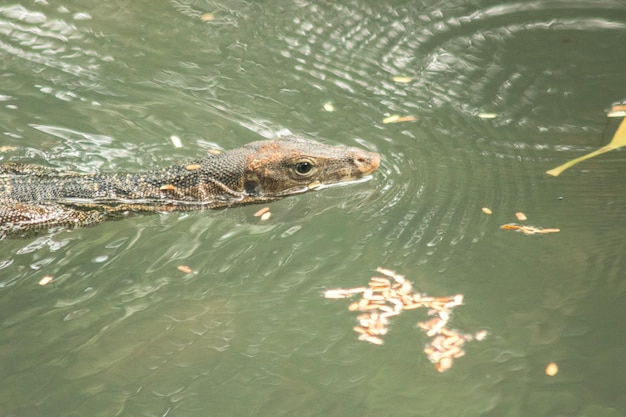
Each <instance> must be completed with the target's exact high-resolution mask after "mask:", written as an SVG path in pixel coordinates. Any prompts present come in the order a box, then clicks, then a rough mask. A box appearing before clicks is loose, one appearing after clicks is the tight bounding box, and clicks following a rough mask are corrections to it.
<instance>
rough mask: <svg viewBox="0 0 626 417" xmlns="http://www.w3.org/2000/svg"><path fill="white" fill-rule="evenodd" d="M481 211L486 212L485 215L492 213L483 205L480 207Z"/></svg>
mask: <svg viewBox="0 0 626 417" xmlns="http://www.w3.org/2000/svg"><path fill="white" fill-rule="evenodd" d="M481 210H482V211H483V213H485V214H487V215H491V214H493V211H491V210H490V209H488V208H487V207H483V208H482V209H481Z"/></svg>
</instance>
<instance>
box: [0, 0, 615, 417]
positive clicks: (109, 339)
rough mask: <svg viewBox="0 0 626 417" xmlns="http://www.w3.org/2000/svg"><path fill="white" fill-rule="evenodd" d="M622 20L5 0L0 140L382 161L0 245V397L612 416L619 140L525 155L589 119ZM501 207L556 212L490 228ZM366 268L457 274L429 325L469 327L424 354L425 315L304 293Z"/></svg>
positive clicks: (222, 407)
mask: <svg viewBox="0 0 626 417" xmlns="http://www.w3.org/2000/svg"><path fill="white" fill-rule="evenodd" d="M335 3H336V4H335ZM476 3H480V4H476ZM207 13H211V14H212V16H213V19H212V20H209V19H208V17H207ZM203 16H204V19H203ZM625 40H626V6H625V5H624V3H623V2H622V1H617V0H616V1H610V0H594V1H591V0H590V1H584V0H583V1H581V0H571V1H536V2H532V1H531V2H521V1H520V2H513V1H505V0H500V1H481V2H464V1H454V0H452V1H445V2H444V1H423V2H410V1H395V2H391V3H390V2H374V1H349V2H307V1H287V2H285V1H269V2H262V3H250V2H243V1H229V2H216V1H206V2H202V1H193V2H192V1H189V2H186V1H169V2H148V1H123V0H121V1H116V2H98V1H64V2H62V4H59V2H54V1H46V0H40V1H34V2H30V1H21V2H18V1H10V2H4V3H3V4H2V5H1V6H0V56H1V60H2V64H1V66H0V68H1V71H0V100H1V103H0V105H1V106H2V107H1V110H0V126H1V131H2V135H1V136H0V138H1V139H0V146H1V147H2V148H1V149H2V152H1V153H0V160H2V161H9V160H20V161H28V162H34V163H41V164H46V165H50V166H55V167H63V168H66V169H73V170H76V171H84V172H89V171H94V170H103V171H115V170H133V169H137V170H139V169H146V168H149V167H154V166H164V165H167V164H171V163H173V162H175V161H177V160H180V159H185V158H188V157H194V156H197V155H201V154H203V153H204V152H206V150H207V149H208V148H214V147H217V148H224V149H228V148H233V147H237V146H239V145H241V144H244V143H247V142H250V141H253V140H257V139H259V138H260V137H262V136H265V137H271V136H275V135H278V134H281V133H286V132H293V133H298V134H303V135H308V136H311V137H317V138H323V139H324V140H327V141H328V142H330V143H344V144H348V145H353V146H360V147H363V148H367V149H370V150H375V151H378V152H380V153H381V154H382V155H383V163H382V167H381V169H380V171H379V172H378V173H377V174H376V175H375V176H374V178H373V180H371V181H369V182H365V183H361V184H357V185H354V186H350V187H341V188H333V189H327V190H323V191H321V192H318V193H312V194H308V195H302V196H298V197H294V198H289V199H285V200H282V201H279V202H276V203H273V204H271V209H272V212H273V216H272V218H271V219H270V220H269V221H267V222H260V221H259V220H258V219H257V218H255V217H253V216H252V214H253V213H254V212H255V211H256V210H257V209H258V207H252V206H251V207H242V208H233V209H228V210H223V211H216V212H204V213H190V214H168V215H153V216H142V217H133V218H129V219H125V220H122V221H115V222H109V223H106V224H103V225H100V226H97V227H94V228H89V229H79V230H72V231H61V232H56V233H54V234H50V235H43V236H35V237H32V238H27V239H17V240H15V239H14V240H11V239H9V240H3V241H0V329H1V330H0V364H1V365H0V366H1V368H0V379H1V380H2V389H0V415H7V416H20V417H28V416H41V415H47V416H112V415H145V416H294V415H297V416H381V415H384V416H426V415H429V416H431V415H446V416H493V417H496V416H497V417H501V416H594V417H598V416H600V417H601V416H608V417H613V416H615V417H617V416H623V415H625V414H626V390H625V389H624V386H626V378H625V375H626V366H625V365H624V358H623V353H624V345H625V344H626V328H625V327H626V326H624V320H623V318H624V316H625V313H626V311H625V310H626V309H625V304H624V301H623V300H624V296H625V295H626V281H625V280H624V278H625V277H624V275H625V272H624V271H625V270H626V261H625V260H624V259H625V258H624V253H625V250H626V240H625V239H624V232H626V182H625V181H624V176H625V174H626V168H625V164H624V162H625V159H624V156H623V151H613V152H611V153H608V154H605V155H603V156H600V157H597V158H595V159H592V160H589V161H586V162H584V163H582V164H580V165H578V166H576V167H574V168H572V169H570V170H569V171H566V172H565V173H564V174H562V175H561V176H560V177H557V178H554V177H549V176H547V175H546V174H545V171H546V170H548V169H550V168H553V167H555V166H557V165H560V164H562V163H563V162H565V161H567V160H569V159H572V158H575V157H578V156H581V155H582V154H584V153H587V152H590V151H592V150H594V149H597V148H598V147H599V146H602V145H604V144H606V143H608V141H609V140H610V139H611V136H612V135H613V133H614V131H615V129H616V127H617V124H618V123H619V121H618V120H615V119H613V120H609V119H607V118H606V111H607V110H608V109H609V108H610V106H611V104H612V103H614V102H616V101H619V100H621V99H622V98H624V97H626V90H625V89H624V87H623V86H624V74H625V68H626V54H624V44H625V43H624V41H625ZM394 76H403V77H412V79H411V80H410V81H409V82H396V81H394V80H393V77H394ZM326 103H332V105H333V107H334V109H335V111H332V112H330V111H327V110H324V104H326ZM327 107H328V106H327ZM481 113H493V114H495V115H496V117H495V118H493V119H484V118H480V117H478V116H479V114H481ZM391 115H399V116H414V117H415V118H416V121H413V122H401V123H390V124H385V123H383V120H384V119H385V118H386V117H389V116H391ZM172 135H175V136H178V137H180V138H181V141H182V143H183V147H182V148H175V147H174V146H173V144H172V142H171V140H170V137H171V136H172ZM481 207H489V208H491V210H493V215H491V216H487V215H485V214H483V212H482V211H481ZM517 211H523V212H524V213H526V215H527V216H528V220H527V221H526V222H525V223H526V224H528V225H533V226H541V227H550V228H560V229H561V232H559V233H554V234H550V235H543V236H525V235H523V234H521V233H516V232H514V231H506V230H501V229H500V227H499V226H500V225H502V224H504V223H510V222H517V220H516V219H515V216H514V213H515V212H517ZM180 265H186V266H189V267H190V268H191V269H192V271H193V272H191V273H185V272H183V271H180V270H178V269H177V267H179V266H180ZM377 266H384V267H387V268H390V269H394V270H396V271H398V272H400V273H402V274H405V275H406V276H407V278H409V279H410V280H411V281H412V282H413V284H414V285H415V287H416V288H418V289H419V290H420V291H423V292H426V293H428V294H431V295H441V296H443V295H453V294H459V293H460V294H464V296H465V305H464V306H461V307H458V308H456V309H455V311H454V314H453V316H452V319H451V322H450V326H451V327H452V328H455V329H458V330H460V331H463V332H475V331H477V330H480V329H485V330H488V331H489V337H488V338H487V339H486V340H484V341H482V342H471V343H468V344H467V345H466V355H465V356H464V357H462V358H459V359H457V360H455V362H454V366H453V367H452V369H451V370H449V371H448V372H446V373H437V372H436V371H435V370H434V369H433V365H432V364H431V363H429V361H428V359H427V358H426V356H425V355H424V353H423V352H422V349H423V347H424V345H425V344H426V343H427V342H428V338H427V337H426V335H425V334H424V333H423V332H421V331H419V330H418V329H417V328H416V327H415V323H416V322H417V321H422V320H425V319H427V317H428V316H427V314H426V312H425V311H421V310H415V311H410V312H405V313H403V314H402V315H401V316H399V317H398V318H397V319H395V320H393V321H392V324H391V325H390V331H389V334H388V335H386V336H385V344H384V345H382V346H374V345H370V344H367V343H364V342H359V341H358V340H357V335H356V334H355V333H354V332H353V331H352V327H353V326H354V324H355V314H354V313H353V312H350V311H348V309H347V307H348V304H349V303H348V302H346V301H345V300H326V299H324V298H323V297H322V294H323V291H324V290H325V289H328V288H335V287H352V286H359V285H364V284H366V283H367V281H368V279H369V277H370V276H372V274H373V273H374V269H375V268H376V267H377ZM44 276H51V277H53V281H52V282H51V283H50V284H48V285H46V286H40V285H38V282H39V281H40V279H41V278H43V277H44ZM550 362H556V363H557V364H558V366H559V372H558V374H557V375H556V376H553V377H548V376H546V375H545V373H544V369H545V367H546V365H547V364H548V363H550Z"/></svg>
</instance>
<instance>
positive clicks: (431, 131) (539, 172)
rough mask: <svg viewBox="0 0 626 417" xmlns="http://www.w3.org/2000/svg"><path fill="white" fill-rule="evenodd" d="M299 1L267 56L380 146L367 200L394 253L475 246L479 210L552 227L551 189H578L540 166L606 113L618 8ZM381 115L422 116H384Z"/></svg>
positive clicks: (616, 79) (590, 137)
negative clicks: (375, 187) (300, 10)
mask: <svg viewBox="0 0 626 417" xmlns="http://www.w3.org/2000/svg"><path fill="white" fill-rule="evenodd" d="M305 7H306V8H307V9H308V10H307V13H304V14H303V15H306V18H302V17H300V16H292V17H291V20H290V21H287V22H285V21H281V22H280V23H281V24H283V25H285V26H284V28H283V29H281V30H279V33H277V35H276V36H277V38H278V39H279V40H280V42H279V43H278V44H277V45H276V54H280V55H281V56H282V57H283V58H284V61H283V63H284V64H287V65H291V66H292V68H291V69H293V70H295V71H292V72H291V73H288V71H286V70H285V71H284V74H283V71H281V70H279V73H280V74H281V75H284V76H285V77H294V78H295V80H296V81H297V82H298V83H299V84H301V85H302V88H301V90H300V92H301V94H302V95H303V96H306V97H313V98H312V99H310V100H309V101H317V103H314V104H317V105H318V106H319V105H320V104H319V103H321V102H323V101H324V100H325V99H326V100H331V101H332V102H333V103H335V105H336V107H338V109H339V110H338V112H342V111H343V112H345V113H344V114H345V121H346V124H348V125H349V127H348V128H349V129H350V133H351V134H353V135H355V136H357V137H362V138H365V140H364V141H365V142H367V143H375V142H386V143H387V144H388V145H389V148H390V151H389V152H388V153H387V154H386V155H384V163H383V174H382V175H383V176H384V179H383V180H382V181H381V182H380V183H379V184H380V190H381V197H380V198H381V199H382V201H381V202H380V204H378V205H377V206H376V207H377V210H379V211H380V213H381V214H384V215H386V216H389V217H391V218H393V219H395V221H394V222H393V226H392V225H391V224H388V225H386V226H381V225H378V227H380V228H381V232H383V233H385V234H386V235H387V240H388V245H389V246H390V247H391V248H392V249H390V250H391V251H394V252H395V253H396V254H397V252H398V251H400V252H402V251H406V255H407V256H408V255H409V253H411V251H412V250H413V249H412V246H413V245H415V244H418V243H419V244H425V245H426V246H427V247H429V248H432V247H435V246H438V245H441V244H446V245H451V246H454V245H455V244H456V243H458V242H460V241H462V240H468V239H469V241H477V240H479V239H480V237H481V235H482V234H483V233H484V230H483V229H481V228H480V227H478V228H477V227H476V225H480V224H483V223H484V222H485V218H484V215H483V214H482V213H481V212H480V207H482V206H489V207H492V208H494V209H495V210H496V211H498V212H499V213H500V214H501V215H499V216H497V220H492V221H493V223H494V224H491V225H490V227H495V226H497V224H502V223H507V222H510V221H515V218H514V217H513V213H514V212H515V211H518V210H529V211H530V213H529V214H530V215H531V216H532V215H535V216H537V215H540V219H541V220H543V221H545V222H547V224H544V225H545V226H546V227H550V226H553V225H556V224H558V223H559V217H558V216H557V214H556V212H555V211H554V209H555V208H557V207H559V206H558V204H559V201H562V200H560V198H562V196H563V195H567V194H568V192H571V193H573V192H577V193H578V192H583V193H584V192H585V190H584V189H580V188H577V189H576V190H574V189H567V188H566V189H563V185H562V184H559V183H558V182H556V181H552V180H551V179H547V178H546V177H545V175H544V172H545V170H546V169H549V168H551V167H552V166H556V165H558V164H559V163H561V162H562V161H564V160H565V159H569V158H571V157H575V156H579V154H580V152H581V151H584V150H592V149H594V148H595V147H597V146H598V144H599V143H601V142H602V140H603V137H602V135H603V131H604V130H605V119H604V114H603V112H604V110H605V109H606V108H607V107H608V106H609V105H610V103H611V102H612V101H615V100H617V99H619V98H620V96H619V95H616V94H615V92H614V91H615V86H616V85H619V84H620V83H621V81H620V80H621V79H622V77H623V68H621V67H620V65H619V63H616V62H613V61H612V60H611V56H612V54H613V53H614V51H616V50H619V49H620V48H621V40H620V39H621V37H620V36H618V35H619V34H620V33H621V31H623V30H624V29H625V28H626V9H625V8H623V7H622V6H619V5H617V4H615V3H607V2H605V3H599V2H575V4H572V2H564V1H548V2H545V1H537V2H531V3H527V2H517V3H509V4H503V5H493V6H486V7H483V8H479V9H475V8H471V7H470V6H466V7H459V6H458V5H455V6H452V5H450V6H446V5H445V4H444V3H442V4H441V7H440V8H431V9H428V11H425V12H423V13H422V12H421V11H420V10H419V9H416V8H412V7H408V6H404V7H403V6H400V7H394V8H391V6H386V5H382V4H370V5H364V4H363V3H361V2H352V3H349V4H346V3H345V2H342V3H341V4H324V5H319V4H307V5H306V6H305ZM598 56H600V57H605V59H602V58H600V59H598ZM581 68H584V69H581ZM582 71H584V72H582ZM394 76H408V77H412V78H413V79H412V80H411V82H409V83H397V82H394V81H393V80H392V78H393V77H394ZM581 81H583V82H581ZM482 113H492V114H493V115H494V116H495V118H493V119H487V118H485V119H481V118H480V117H479V115H481V114H482ZM344 114H341V116H340V117H344ZM390 114H400V115H414V116H416V117H417V118H418V121H417V122H416V123H408V124H397V125H384V124H382V119H383V118H384V117H385V116H388V115H390ZM318 129H319V130H321V131H322V132H323V131H324V126H318ZM610 130H611V129H609V131H610ZM604 140H607V139H604ZM578 187H579V186H578ZM624 188H626V186H622V188H621V190H622V191H623V190H624ZM396 205H397V206H399V207H401V208H398V209H397V210H395V211H394V207H395V206H396ZM566 205H567V203H563V204H561V207H563V206H566ZM406 207H409V209H408V210H407V209H406ZM371 211H375V210H374V209H373V208H372V209H371ZM549 212H551V213H552V216H550V215H548V213H549ZM589 214H592V212H590V213H589ZM616 216H617V217H618V218H617V219H616V220H620V219H622V220H623V219H624V217H626V215H621V214H620V215H616ZM531 218H532V217H531ZM537 220H538V219H537V217H535V221H537ZM390 223H392V222H390ZM382 229H384V230H382ZM399 242H402V243H401V244H400V243H399ZM426 253H427V252H426ZM424 256H426V255H424ZM424 259H425V258H422V261H423V260H424Z"/></svg>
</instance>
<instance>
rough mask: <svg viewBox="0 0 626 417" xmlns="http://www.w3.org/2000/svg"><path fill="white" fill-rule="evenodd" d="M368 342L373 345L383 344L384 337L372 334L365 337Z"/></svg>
mask: <svg viewBox="0 0 626 417" xmlns="http://www.w3.org/2000/svg"><path fill="white" fill-rule="evenodd" d="M365 341H366V342H370V343H371V344H373V345H382V344H383V339H381V338H380V337H376V336H370V337H368V338H366V339H365Z"/></svg>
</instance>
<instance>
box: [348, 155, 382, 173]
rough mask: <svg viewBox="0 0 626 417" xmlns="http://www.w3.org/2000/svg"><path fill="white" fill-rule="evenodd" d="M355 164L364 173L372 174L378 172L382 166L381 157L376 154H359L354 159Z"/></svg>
mask: <svg viewBox="0 0 626 417" xmlns="http://www.w3.org/2000/svg"><path fill="white" fill-rule="evenodd" d="M354 164H355V165H356V167H357V169H358V170H359V171H361V172H362V173H364V174H369V173H372V172H374V171H376V169H378V166H379V165H380V155H378V154H377V153H374V152H364V153H359V154H358V155H356V156H355V158H354Z"/></svg>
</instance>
